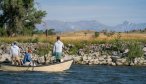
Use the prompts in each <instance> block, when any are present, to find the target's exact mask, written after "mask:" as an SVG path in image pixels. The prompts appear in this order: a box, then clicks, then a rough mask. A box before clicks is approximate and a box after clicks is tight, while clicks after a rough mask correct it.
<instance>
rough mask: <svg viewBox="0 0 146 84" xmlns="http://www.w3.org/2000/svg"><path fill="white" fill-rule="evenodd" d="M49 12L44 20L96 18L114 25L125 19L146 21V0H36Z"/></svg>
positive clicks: (38, 4) (139, 21) (137, 21)
mask: <svg viewBox="0 0 146 84" xmlns="http://www.w3.org/2000/svg"><path fill="white" fill-rule="evenodd" d="M36 2H37V3H36V4H37V7H38V9H41V10H45V11H46V12H47V15H46V17H45V18H44V20H59V21H65V22H66V21H67V22H68V21H69V22H74V21H82V20H96V21H98V22H101V23H103V24H106V25H109V26H114V25H117V24H121V23H123V22H124V21H129V22H132V23H145V22H146V15H145V14H146V10H145V8H146V0H36Z"/></svg>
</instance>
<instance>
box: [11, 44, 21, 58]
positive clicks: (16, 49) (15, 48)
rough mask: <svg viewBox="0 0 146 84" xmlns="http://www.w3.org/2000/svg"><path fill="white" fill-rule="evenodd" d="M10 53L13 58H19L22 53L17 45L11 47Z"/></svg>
mask: <svg viewBox="0 0 146 84" xmlns="http://www.w3.org/2000/svg"><path fill="white" fill-rule="evenodd" d="M10 53H11V55H12V56H19V53H20V49H19V47H18V46H17V45H13V46H11V50H10Z"/></svg>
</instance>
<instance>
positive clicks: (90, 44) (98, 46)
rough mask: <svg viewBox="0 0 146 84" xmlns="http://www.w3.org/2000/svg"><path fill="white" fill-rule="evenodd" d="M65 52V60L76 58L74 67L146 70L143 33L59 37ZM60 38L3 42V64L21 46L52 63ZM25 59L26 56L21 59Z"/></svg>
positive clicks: (0, 47)
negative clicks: (57, 41)
mask: <svg viewBox="0 0 146 84" xmlns="http://www.w3.org/2000/svg"><path fill="white" fill-rule="evenodd" d="M59 35H60V36H61V39H62V41H63V43H64V44H65V49H64V53H63V58H64V59H69V58H73V59H74V64H100V65H113V66H118V65H126V66H133V65H136V66H146V56H145V52H146V50H145V49H144V48H145V47H146V45H145V44H146V35H145V34H140V33H115V34H111V35H106V34H104V33H97V36H96V33H95V32H94V33H93V32H85V31H83V32H70V33H62V34H59ZM55 39H56V35H51V36H45V35H33V36H32V37H31V36H18V37H1V38H0V62H2V61H4V60H5V59H6V58H7V59H8V60H10V56H9V47H10V46H11V43H12V42H14V41H17V42H18V46H19V47H20V48H21V51H25V50H26V48H27V47H31V49H32V50H33V53H32V56H33V59H34V60H36V61H38V62H39V63H50V62H51V60H53V59H54V58H53V57H52V47H53V43H54V42H55ZM21 57H23V53H22V55H21Z"/></svg>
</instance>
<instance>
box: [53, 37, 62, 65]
mask: <svg viewBox="0 0 146 84" xmlns="http://www.w3.org/2000/svg"><path fill="white" fill-rule="evenodd" d="M63 48H64V44H63V43H62V42H61V41H60V36H57V41H56V42H55V44H54V47H53V55H54V56H55V58H56V62H61V57H62V49H63Z"/></svg>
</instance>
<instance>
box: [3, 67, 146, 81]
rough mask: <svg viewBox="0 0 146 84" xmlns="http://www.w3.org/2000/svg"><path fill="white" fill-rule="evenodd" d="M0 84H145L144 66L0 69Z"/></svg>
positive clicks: (145, 71)
mask: <svg viewBox="0 0 146 84" xmlns="http://www.w3.org/2000/svg"><path fill="white" fill-rule="evenodd" d="M0 84H146V67H135V66H104V65H72V66H71V68H70V69H69V70H67V71H64V72H58V73H44V72H5V71H0Z"/></svg>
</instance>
